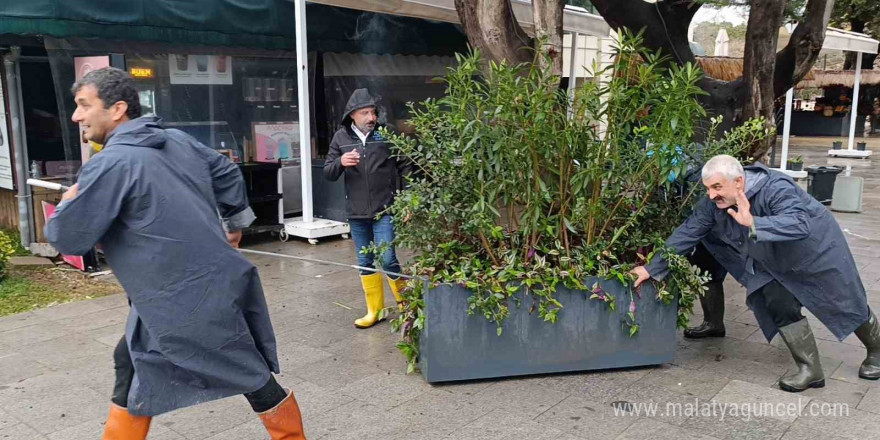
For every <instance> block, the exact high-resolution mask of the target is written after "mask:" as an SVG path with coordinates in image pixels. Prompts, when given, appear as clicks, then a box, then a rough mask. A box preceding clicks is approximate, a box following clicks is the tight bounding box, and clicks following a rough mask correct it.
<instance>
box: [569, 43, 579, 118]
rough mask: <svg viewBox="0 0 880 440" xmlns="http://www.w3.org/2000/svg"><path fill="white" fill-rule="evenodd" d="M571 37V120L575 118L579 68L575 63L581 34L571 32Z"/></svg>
mask: <svg viewBox="0 0 880 440" xmlns="http://www.w3.org/2000/svg"><path fill="white" fill-rule="evenodd" d="M569 35H571V56H570V57H569V63H568V118H569V119H571V118H572V117H573V116H574V87H575V81H576V79H577V78H576V77H575V72H577V68H576V67H575V64H574V62H575V60H576V59H577V44H578V39H579V37H580V34H578V33H577V32H571V33H570V34H569Z"/></svg>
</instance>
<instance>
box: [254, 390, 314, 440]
mask: <svg viewBox="0 0 880 440" xmlns="http://www.w3.org/2000/svg"><path fill="white" fill-rule="evenodd" d="M259 415H260V420H261V421H262V422H263V426H265V427H266V431H268V432H269V436H270V438H271V439H272V440H306V434H305V432H304V431H303V422H302V414H300V412H299V405H297V404H296V398H295V397H293V392H292V391H291V392H290V394H288V395H287V397H285V398H284V400H282V401H281V403H279V404H278V405H276V406H275V408H272V409H270V410H268V411H266V412H262V413H260V414H259Z"/></svg>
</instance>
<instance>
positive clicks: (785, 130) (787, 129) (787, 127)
mask: <svg viewBox="0 0 880 440" xmlns="http://www.w3.org/2000/svg"><path fill="white" fill-rule="evenodd" d="M793 99H794V87H792V88H790V89H788V91H787V92H785V121H784V122H783V125H782V159H781V161H780V162H779V169H781V170H785V169H786V167H788V136H789V134H790V133H791V101H792V100H793Z"/></svg>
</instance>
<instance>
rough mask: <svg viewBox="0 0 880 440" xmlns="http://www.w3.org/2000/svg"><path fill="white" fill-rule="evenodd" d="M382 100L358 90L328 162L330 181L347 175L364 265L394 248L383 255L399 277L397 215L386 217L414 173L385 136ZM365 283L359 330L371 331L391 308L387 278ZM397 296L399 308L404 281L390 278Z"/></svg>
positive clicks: (366, 278) (370, 276) (364, 275)
mask: <svg viewBox="0 0 880 440" xmlns="http://www.w3.org/2000/svg"><path fill="white" fill-rule="evenodd" d="M377 120H378V108H377V106H376V100H375V99H373V97H372V96H370V92H369V91H367V89H357V90H355V91H354V93H352V95H351V98H349V100H348V104H346V106H345V115H344V116H343V118H342V127H341V128H340V129H339V130H338V131H337V132H336V134H334V135H333V140H332V141H331V142H330V152H329V153H328V154H327V160H326V161H325V162H324V176H325V177H326V178H327V179H328V180H337V179H339V176H342V175H345V208H346V211H347V213H348V222H349V224H350V225H351V236H352V238H353V239H354V244H355V249H357V251H358V253H357V260H358V265H359V266H362V267H373V261H374V259H375V256H374V255H373V254H372V253H371V252H362V249H363V248H364V247H365V246H370V244H371V243H375V244H376V245H379V246H381V245H382V244H383V243H389V246H388V247H387V250H386V251H385V253H384V255H382V256H381V260H380V261H381V263H382V268H383V269H384V270H385V271H386V272H393V273H399V272H400V264H399V263H398V261H397V255H396V253H395V251H394V247H393V245H390V243H391V242H392V241H393V240H394V228H393V226H392V223H391V216H390V215H388V214H386V213H384V211H385V209H386V208H387V207H388V206H389V205H391V203H392V202H393V201H394V193H395V192H396V191H397V190H398V188H400V187H401V184H402V181H403V177H404V176H405V175H407V174H408V173H409V164H408V162H407V161H406V160H405V159H404V158H398V157H395V156H394V154H392V152H391V146H390V145H389V144H388V142H386V141H385V139H384V138H382V135H381V134H379V131H378V126H377ZM361 284H362V285H363V288H364V294H365V296H366V302H367V314H366V315H365V316H364V317H363V318H360V319H358V320H356V321H355V322H354V325H355V327H357V328H368V327H372V326H373V325H375V324H376V323H377V322H378V321H379V318H378V315H379V311H380V310H382V309H383V308H384V307H385V291H384V288H383V283H382V275H381V274H379V273H374V272H369V271H364V270H362V271H361ZM388 284H389V285H390V286H391V292H392V293H393V294H394V298H395V299H396V300H397V302H398V303H400V301H401V296H400V291H401V289H402V288H403V286H404V280H403V279H400V278H392V277H388Z"/></svg>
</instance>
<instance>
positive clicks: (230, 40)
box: [0, 0, 467, 55]
mask: <svg viewBox="0 0 880 440" xmlns="http://www.w3.org/2000/svg"><path fill="white" fill-rule="evenodd" d="M326 3H333V2H326ZM365 3H370V2H365ZM307 9H308V13H307V15H308V36H309V49H310V50H313V51H327V52H364V53H395V54H423V55H451V54H453V53H455V52H464V51H466V50H467V38H466V37H465V36H464V34H463V33H462V32H461V31H460V30H459V27H458V26H457V25H456V24H453V23H449V22H444V21H428V20H424V19H416V18H412V17H409V16H394V15H387V14H381V13H377V12H381V11H370V10H368V9H366V8H355V9H349V8H343V7H331V6H327V5H324V4H314V3H310V4H309V5H308V7H307ZM373 9H376V8H373ZM295 31H296V29H295V27H294V3H293V2H291V1H284V0H250V1H247V2H243V1H241V0H187V1H185V2H182V1H172V0H129V1H125V2H107V1H101V2H95V1H94V0H64V1H63V2H61V1H58V0H26V1H22V0H0V34H13V35H26V36H51V37H55V38H86V39H88V38H96V39H103V40H126V41H145V42H157V43H168V44H183V45H201V46H219V47H250V48H262V49H283V50H292V49H293V48H294V47H295V45H296V32H295Z"/></svg>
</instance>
